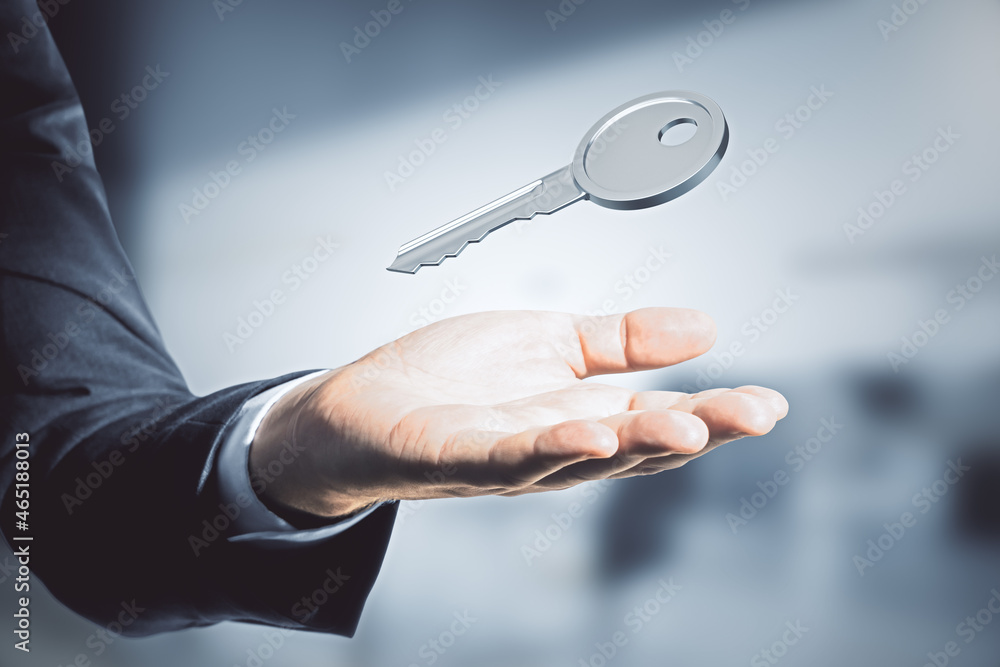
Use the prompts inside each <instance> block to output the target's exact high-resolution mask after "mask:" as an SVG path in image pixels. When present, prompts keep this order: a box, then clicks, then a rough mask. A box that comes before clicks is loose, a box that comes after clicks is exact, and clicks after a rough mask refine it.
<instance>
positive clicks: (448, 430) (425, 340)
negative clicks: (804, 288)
mask: <svg viewBox="0 0 1000 667" xmlns="http://www.w3.org/2000/svg"><path fill="white" fill-rule="evenodd" d="M715 335H716V334H715V324H714V323H713V322H712V320H711V318H709V317H708V316H707V315H705V314H704V313H700V312H698V311H694V310H686V309H679V308H646V309H642V310H637V311H633V312H631V313H627V314H624V315H610V316H607V317H587V316H582V315H570V314H564V313H551V312H529V311H511V312H487V313H476V314H472V315H466V316H462V317H456V318H452V319H449V320H444V321H441V322H437V323H435V324H432V325H430V326H428V327H424V328H423V329H419V330H417V331H415V332H413V333H411V334H409V335H407V336H404V337H403V338H400V339H399V340H397V341H394V342H393V343H390V344H388V345H385V346H383V347H381V348H379V349H377V350H375V351H374V352H372V353H370V354H368V355H366V356H365V357H363V358H361V359H359V360H358V361H356V362H354V363H352V364H348V365H347V366H343V367H341V368H338V369H336V370H333V371H330V372H329V373H326V374H324V375H322V376H319V377H318V378H316V379H314V380H311V381H309V382H306V383H304V384H302V385H300V386H298V387H296V388H295V390H293V391H292V392H290V393H289V394H287V395H285V396H284V397H283V398H282V399H281V400H280V401H279V402H278V403H277V404H276V405H275V406H274V407H273V408H272V409H271V410H270V411H269V412H268V414H267V416H266V417H265V419H264V421H263V423H262V424H261V427H260V428H259V429H258V431H257V434H256V435H255V437H254V442H253V444H252V446H251V450H250V466H251V468H257V467H266V466H267V464H268V463H269V462H271V461H272V460H274V459H276V458H277V457H278V455H279V454H280V453H281V452H282V451H283V450H288V449H289V447H290V445H291V446H294V449H293V450H292V451H296V452H301V453H300V454H297V455H296V457H295V459H294V461H293V463H291V464H287V465H284V466H283V467H284V471H283V472H282V474H281V475H279V476H277V477H276V478H275V479H274V481H273V482H271V483H269V484H268V485H267V487H266V488H265V489H264V490H263V491H262V493H261V498H262V499H263V500H264V502H265V503H267V504H268V505H269V506H271V507H272V508H273V509H275V511H277V512H278V513H279V514H280V513H281V509H282V508H285V507H288V508H292V509H294V510H298V511H303V512H308V513H311V514H314V515H316V516H320V517H331V518H333V517H340V516H347V515H350V514H352V513H354V512H357V511H358V510H361V509H363V508H364V507H366V506H368V505H371V504H372V503H375V502H378V501H381V500H393V499H399V500H416V499H425V498H443V497H454V496H461V497H469V496H480V495H507V496H516V495H520V494H523V493H536V492H541V491H551V490H555V489H565V488H568V487H571V486H575V485H576V484H580V483H582V482H586V481H591V480H597V479H605V478H621V477H630V476H633V475H647V474H654V473H658V472H661V471H664V470H670V469H672V468H677V467H679V466H682V465H684V464H685V463H687V462H688V461H690V460H691V459H693V458H697V457H699V456H701V455H703V454H705V453H707V452H708V451H710V450H712V449H714V448H715V447H718V446H719V445H722V444H725V443H727V442H731V441H733V440H736V439H739V438H742V437H745V436H754V435H763V434H765V433H767V432H768V431H770V430H771V429H772V428H773V427H774V425H775V423H776V422H777V421H778V420H779V419H781V418H783V417H784V416H785V415H786V414H787V413H788V403H787V402H786V401H785V399H784V398H783V397H782V396H781V394H779V393H778V392H776V391H773V390H771V389H765V388H763V387H753V386H748V387H740V388H737V389H713V390H709V391H704V392H701V393H699V394H685V393H679V392H670V391H645V392H632V391H629V390H627V389H623V388H620V387H613V386H609V385H603V384H599V383H596V382H592V381H588V382H584V379H585V378H590V377H594V376H598V375H605V374H610V373H625V372H630V371H638V370H649V369H655V368H663V367H666V366H672V365H674V364H678V363H681V362H683V361H686V360H688V359H692V358H694V357H697V356H699V355H701V354H704V353H705V352H707V351H708V350H709V349H710V348H711V347H712V344H713V343H714V342H715ZM285 458H286V459H287V458H289V457H287V456H286V457H285Z"/></svg>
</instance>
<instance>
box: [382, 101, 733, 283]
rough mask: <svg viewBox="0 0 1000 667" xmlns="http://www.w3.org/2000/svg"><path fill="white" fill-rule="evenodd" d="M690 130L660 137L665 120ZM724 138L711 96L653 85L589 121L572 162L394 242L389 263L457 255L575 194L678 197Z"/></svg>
mask: <svg viewBox="0 0 1000 667" xmlns="http://www.w3.org/2000/svg"><path fill="white" fill-rule="evenodd" d="M682 124H691V125H694V126H695V128H696V129H695V132H694V135H693V136H692V137H691V138H690V139H687V140H686V141H683V142H682V143H679V144H678V145H665V143H664V142H663V138H664V134H665V133H666V132H667V131H668V130H670V129H671V128H673V127H675V126H677V125H682ZM728 145H729V126H728V125H727V124H726V118H725V116H723V114H722V109H720V108H719V105H717V104H716V103H715V102H713V101H712V100H710V99H709V98H707V97H705V96H704V95H699V94H698V93H690V92H685V91H670V92H664V93H654V94H652V95H646V96H644V97H640V98H639V99H636V100H632V101H631V102H629V103H628V104H623V105H622V106H620V107H618V108H617V109H615V110H614V111H612V112H611V113H609V114H608V115H606V116H605V117H604V118H602V119H601V120H599V121H598V122H597V124H595V125H594V127H592V128H591V129H590V132H588V133H587V136H585V137H584V138H583V141H581V142H580V146H579V147H578V148H577V149H576V156H575V157H574V159H573V163H572V164H570V165H569V166H567V167H564V168H562V169H560V170H559V171H555V172H553V173H551V174H549V175H548V176H546V177H544V178H540V179H538V180H537V181H534V182H532V183H529V184H528V185H526V186H524V187H523V188H521V189H520V190H516V191H514V192H512V193H510V194H509V195H507V196H506V197H501V198H500V199H498V200H496V201H495V202H493V203H491V204H487V205H486V206H483V207H482V208H480V209H477V210H475V211H473V212H472V213H469V214H468V215H466V216H463V217H461V218H459V219H457V220H454V221H452V222H449V223H448V224H447V225H444V226H443V227H439V228H437V229H435V230H434V231H432V232H428V233H427V234H424V235H423V236H421V237H420V238H417V239H414V240H412V241H410V242H409V243H406V244H404V245H403V246H402V247H400V249H399V252H398V253H397V255H396V261H394V262H393V263H392V266H390V267H389V270H390V271H398V272H400V273H416V272H417V270H418V269H419V268H420V267H421V266H437V265H439V264H441V262H443V261H444V260H445V259H446V258H448V257H457V256H458V254H459V253H460V252H462V250H464V249H465V247H466V246H467V245H469V244H470V243H478V242H480V241H482V240H483V239H484V238H486V236H487V235H488V234H489V233H490V232H493V231H496V230H497V229H500V228H501V227H503V226H504V225H507V224H510V223H511V222H514V221H515V220H530V219H532V218H534V217H535V216H536V215H539V214H542V215H548V214H550V213H555V212H556V211H558V210H560V209H563V208H566V207H567V206H569V205H570V204H572V203H574V202H578V201H580V200H581V199H589V200H590V201H592V202H595V203H597V204H600V205H601V206H604V207H607V208H615V209H625V210H635V209H641V208H648V207H650V206H656V205H658V204H662V203H664V202H668V201H670V200H671V199H676V198H677V197H679V196H681V195H682V194H684V193H685V192H687V191H689V190H691V189H692V188H694V187H695V186H696V185H698V184H699V183H701V182H702V181H704V180H705V179H706V178H707V177H708V175H709V174H711V173H712V171H713V170H714V169H715V167H716V166H718V164H719V162H720V161H721V160H722V156H723V155H724V154H725V152H726V148H727V147H728Z"/></svg>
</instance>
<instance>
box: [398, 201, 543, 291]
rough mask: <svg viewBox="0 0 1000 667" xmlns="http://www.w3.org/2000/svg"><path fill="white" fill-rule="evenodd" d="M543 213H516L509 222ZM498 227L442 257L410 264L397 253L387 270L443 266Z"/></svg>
mask: <svg viewBox="0 0 1000 667" xmlns="http://www.w3.org/2000/svg"><path fill="white" fill-rule="evenodd" d="M541 214H543V212H542V211H535V212H533V213H532V214H531V215H528V216H527V217H525V216H522V215H515V216H513V217H512V218H511V219H510V221H509V222H508V223H507V224H510V223H512V222H516V221H517V220H534V219H535V216H537V215H541ZM506 226H507V225H504V227H506ZM497 229H501V228H500V227H497V228H495V229H490V230H487V231H486V232H485V233H484V234H483V235H482V236H480V237H479V238H478V239H468V240H467V241H465V242H464V243H462V245H461V247H460V248H458V249H457V250H455V251H453V252H446V253H445V254H443V255H441V257H439V258H438V259H436V260H421V261H420V262H417V263H416V264H415V265H414V264H410V263H408V262H402V261H400V260H402V259H403V257H404V256H405V255H396V261H395V262H393V263H392V265H391V266H389V267H388V269H387V270H388V271H395V272H396V273H409V274H410V275H416V273H417V271H419V270H420V267H421V266H441V265H442V264H443V263H444V261H445V260H446V259H448V258H449V257H458V256H459V255H460V254H462V251H463V250H465V249H466V248H468V247H469V244H470V243H480V242H481V241H482V240H483V239H485V238H486V237H487V236H489V235H490V234H492V233H493V232H495V231H497ZM416 250H418V248H414V249H413V250H411V251H409V252H415V251H416ZM403 266H407V267H409V268H402V267H403Z"/></svg>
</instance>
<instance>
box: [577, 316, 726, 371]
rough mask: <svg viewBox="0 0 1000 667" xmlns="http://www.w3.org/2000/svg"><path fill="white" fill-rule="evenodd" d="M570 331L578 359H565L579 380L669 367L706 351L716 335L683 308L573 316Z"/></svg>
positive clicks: (700, 318) (710, 325)
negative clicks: (576, 343) (573, 333)
mask: <svg viewBox="0 0 1000 667" xmlns="http://www.w3.org/2000/svg"><path fill="white" fill-rule="evenodd" d="M573 327H574V329H575V331H576V334H577V337H578V338H579V340H580V353H581V358H577V359H567V360H566V361H567V362H568V363H569V364H570V366H572V367H573V370H574V371H575V372H576V375H577V377H579V378H585V377H591V376H594V375H604V374H607V373H628V372H630V371H644V370H652V369H654V368H663V367H665V366H673V365H674V364H679V363H681V362H682V361H687V360H688V359H693V358H695V357H698V356H701V355H702V354H704V353H705V352H707V351H708V350H709V349H711V347H712V345H713V344H714V343H715V335H716V333H715V322H713V321H712V318H711V317H709V316H708V315H706V314H705V313H702V312H701V311H697V310H690V309H687V308H642V309H640V310H634V311H632V312H630V313H624V314H621V315H602V316H585V315H574V316H573ZM574 362H575V363H574Z"/></svg>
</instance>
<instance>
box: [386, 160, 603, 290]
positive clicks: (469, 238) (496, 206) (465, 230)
mask: <svg viewBox="0 0 1000 667" xmlns="http://www.w3.org/2000/svg"><path fill="white" fill-rule="evenodd" d="M586 197H587V195H586V193H584V192H583V191H582V190H581V189H580V187H579V186H578V185H577V184H576V181H575V180H574V178H573V167H572V165H570V166H567V167H563V168H562V169H559V170H558V171H554V172H552V173H551V174H549V175H548V176H545V177H544V178H540V179H538V180H536V181H533V182H531V183H529V184H528V185H526V186H524V187H523V188H520V189H518V190H515V191H514V192H512V193H510V194H509V195H506V196H504V197H501V198H500V199H497V200H496V201H494V202H491V203H489V204H487V205H486V206H483V207H481V208H478V209H476V210H475V211H473V212H472V213H469V214H468V215H464V216H462V217H461V218H457V219H456V220H453V221H451V222H449V223H448V224H446V225H442V226H441V227H438V228H437V229H435V230H433V231H431V232H428V233H426V234H424V235H423V236H420V237H418V238H415V239H413V240H412V241H410V242H408V243H404V244H403V245H402V246H400V248H399V252H398V253H397V254H396V260H395V261H394V262H393V263H392V265H391V266H390V267H389V270H390V271H396V272H399V273H416V272H417V270H418V269H420V267H421V266H437V265H439V264H441V262H443V261H444V260H445V259H447V258H448V257H457V256H458V255H459V253H461V252H462V251H463V250H465V248H466V246H468V245H469V244H470V243H479V242H480V241H482V240H483V239H484V238H486V237H487V236H488V235H489V234H490V232H494V231H496V230H498V229H500V228H501V227H504V226H506V225H509V224H510V223H512V222H514V221H515V220H531V219H532V218H534V217H535V216H536V215H549V214H551V213H555V212H556V211H559V210H561V209H563V208H566V207H567V206H569V205H570V204H572V203H574V202H578V201H580V200H581V199H585V198H586Z"/></svg>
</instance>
